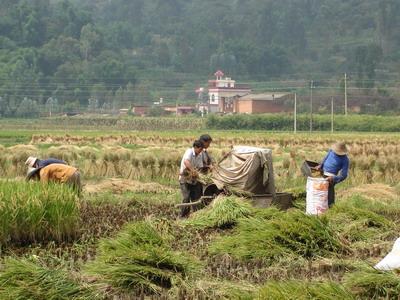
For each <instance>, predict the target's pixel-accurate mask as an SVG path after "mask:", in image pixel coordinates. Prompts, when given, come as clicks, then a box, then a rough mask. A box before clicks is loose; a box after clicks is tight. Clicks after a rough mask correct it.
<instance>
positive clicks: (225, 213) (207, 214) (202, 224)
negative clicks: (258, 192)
mask: <svg viewBox="0 0 400 300" xmlns="http://www.w3.org/2000/svg"><path fill="white" fill-rule="evenodd" d="M252 212H253V209H252V207H251V205H250V204H249V203H248V202H246V200H245V199H241V198H237V197H235V196H230V197H218V198H216V199H215V200H214V201H213V202H212V203H211V204H210V205H209V206H208V207H206V208H204V209H201V210H199V211H197V212H195V213H193V214H192V215H191V216H190V218H189V219H188V220H185V221H184V222H183V224H185V225H188V226H193V227H196V228H203V229H204V228H227V227H232V226H234V225H236V224H237V222H238V220H239V219H240V218H246V217H249V216H250V215H251V214H252Z"/></svg>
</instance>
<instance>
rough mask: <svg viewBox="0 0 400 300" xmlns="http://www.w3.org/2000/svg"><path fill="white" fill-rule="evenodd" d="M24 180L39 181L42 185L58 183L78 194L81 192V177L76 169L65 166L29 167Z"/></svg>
mask: <svg viewBox="0 0 400 300" xmlns="http://www.w3.org/2000/svg"><path fill="white" fill-rule="evenodd" d="M26 180H27V181H29V180H39V181H40V182H43V183H48V182H50V181H51V182H58V183H65V184H69V185H71V186H72V187H73V188H74V190H75V191H77V192H78V194H79V193H80V192H81V190H82V185H81V175H80V173H79V171H78V169H76V168H74V167H71V166H68V165H66V164H54V163H53V164H50V165H48V166H45V167H39V168H32V167H29V169H28V173H27V176H26Z"/></svg>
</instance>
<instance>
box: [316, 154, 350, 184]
mask: <svg viewBox="0 0 400 300" xmlns="http://www.w3.org/2000/svg"><path fill="white" fill-rule="evenodd" d="M321 168H322V170H323V171H324V172H329V173H332V174H335V175H336V176H335V177H334V179H333V181H334V183H339V182H341V181H343V180H345V179H346V178H347V175H348V173H349V158H348V157H347V155H337V154H336V153H335V152H333V151H332V150H329V152H328V154H327V155H326V156H325V158H324V160H323V161H322V163H321ZM339 171H340V175H338V174H339Z"/></svg>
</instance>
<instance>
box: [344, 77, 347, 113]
mask: <svg viewBox="0 0 400 300" xmlns="http://www.w3.org/2000/svg"><path fill="white" fill-rule="evenodd" d="M344 114H345V116H347V73H344Z"/></svg>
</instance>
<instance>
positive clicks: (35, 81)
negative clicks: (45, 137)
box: [0, 0, 400, 116]
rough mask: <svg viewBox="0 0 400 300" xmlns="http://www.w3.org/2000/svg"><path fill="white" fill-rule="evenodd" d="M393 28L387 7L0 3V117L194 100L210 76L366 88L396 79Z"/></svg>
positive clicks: (101, 0) (184, 1) (389, 3)
mask: <svg viewBox="0 0 400 300" xmlns="http://www.w3.org/2000/svg"><path fill="white" fill-rule="evenodd" d="M399 25H400V3H399V2H398V1H396V0H378V1H372V0H366V1H358V0H349V1H343V0H282V1H273V0H265V1H258V0H245V1H243V0H235V1H222V0H213V1H210V0H146V1H145V0H129V1H127V0H113V1H108V0H79V1H78V0H69V1H68V0H60V1H54V0H3V1H2V5H1V7H0V96H1V100H0V114H1V115H3V116H4V115H7V116H14V115H23V114H24V113H22V112H21V111H23V110H24V109H23V108H22V107H21V103H23V102H24V103H25V104H24V107H25V106H28V103H30V105H33V106H34V105H35V104H34V103H36V104H37V105H39V106H40V105H42V106H43V105H45V104H46V103H47V102H48V101H50V102H51V101H55V100H54V99H57V101H56V102H57V105H58V106H60V107H62V108H63V109H65V110H73V108H74V107H77V106H85V107H93V106H97V107H99V108H102V107H104V108H115V109H118V108H120V107H126V106H128V105H131V104H132V103H149V102H151V101H153V100H155V99H157V98H158V97H161V96H163V95H162V93H161V92H159V91H160V90H163V93H164V94H167V95H171V98H174V97H180V98H181V99H183V100H184V99H190V98H192V99H193V98H195V94H194V92H193V91H192V86H191V85H190V84H191V83H192V84H193V85H195V84H197V82H198V81H203V82H204V81H205V80H206V79H207V78H208V77H209V76H210V74H212V73H213V72H214V71H215V70H216V69H222V70H224V71H225V73H227V74H230V75H232V76H233V77H237V78H246V79H248V80H269V79H271V78H286V77H291V76H292V77H298V78H301V76H302V74H313V73H318V74H321V73H323V74H338V73H341V72H346V71H349V72H350V71H351V72H353V73H354V82H355V84H356V85H357V86H359V87H363V88H371V87H373V86H374V84H375V81H376V79H377V70H379V69H384V70H386V71H387V73H390V72H393V71H394V72H396V64H398V62H399V61H400V32H399V31H398V30H396V28H398V26H399ZM293 74H294V75H293ZM189 75H190V76H189ZM303 76H304V75H303ZM174 89H175V90H179V89H180V90H181V92H180V93H181V94H180V95H179V93H177V92H176V91H175V93H174V91H173V90H174ZM166 90H168V91H170V90H172V91H171V92H170V93H167V92H165V91H166ZM189 90H190V92H189ZM182 91H183V92H182ZM50 99H52V100H50ZM89 102H90V103H89ZM32 103H33V104H32ZM18 111H19V113H18ZM26 111H28V110H27V109H26Z"/></svg>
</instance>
